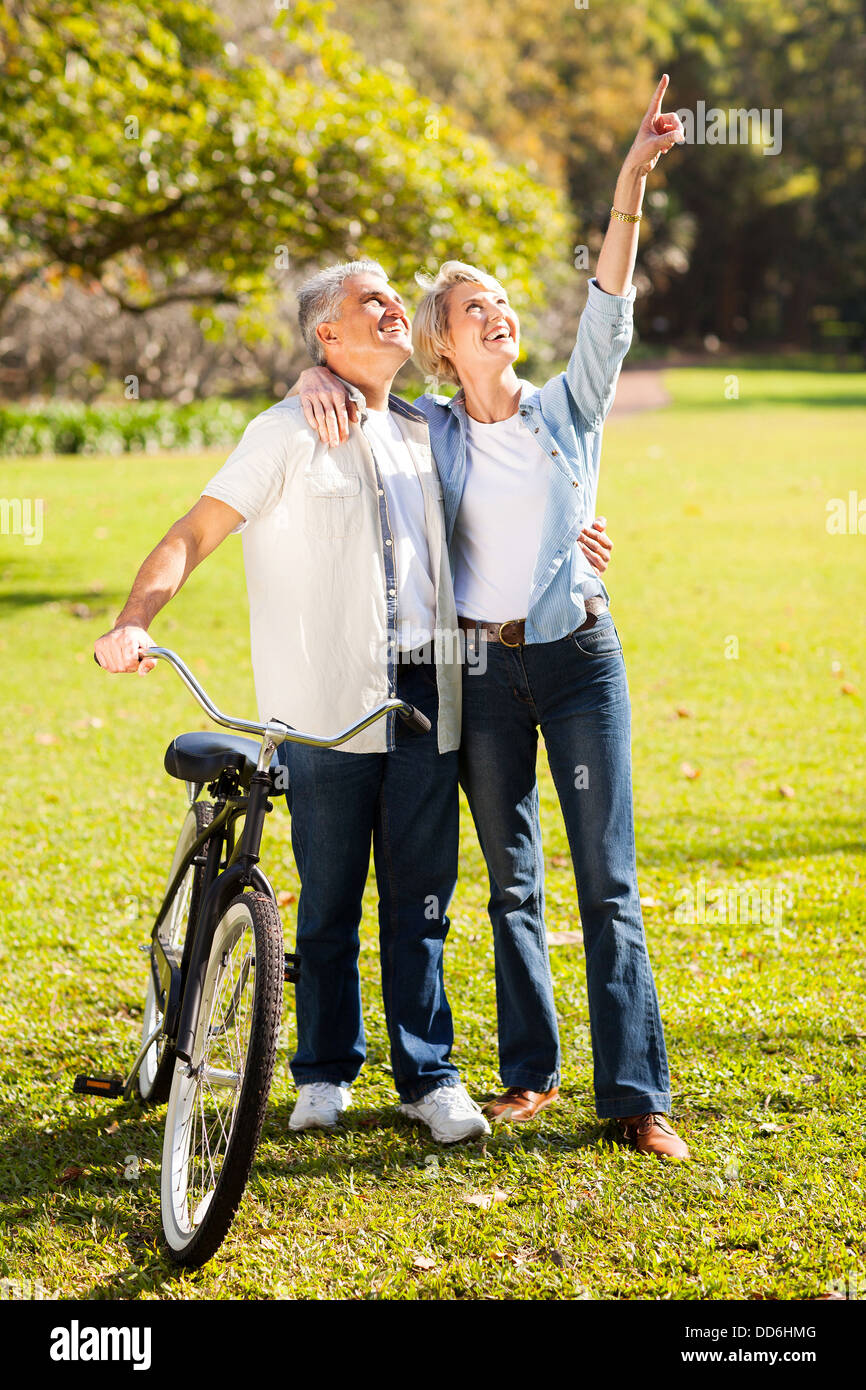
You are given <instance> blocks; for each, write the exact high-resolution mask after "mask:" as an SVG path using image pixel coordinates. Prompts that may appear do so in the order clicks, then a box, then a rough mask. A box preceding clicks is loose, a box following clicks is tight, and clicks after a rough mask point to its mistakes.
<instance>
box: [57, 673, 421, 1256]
mask: <svg viewBox="0 0 866 1390" xmlns="http://www.w3.org/2000/svg"><path fill="white" fill-rule="evenodd" d="M144 655H146V656H147V657H148V658H152V657H156V658H158V659H161V660H164V661H168V662H169V663H170V664H171V665H172V666H174V668H175V670H176V671H177V672H178V674H179V676H180V677H181V679H182V680H183V682H184V684H185V685H186V686H187V688H188V689H189V690H190V691H191V692H192V694H193V695H194V696H195V698H196V699H197V700H198V703H199V704H200V705H201V706H202V708H203V709H204V711H205V713H206V714H207V715H208V716H209V717H210V718H211V719H213V720H214V721H215V722H216V723H218V724H221V725H223V726H224V727H225V728H229V729H235V730H240V731H242V732H243V733H248V734H256V735H258V736H259V738H260V739H261V745H260V746H259V745H258V744H257V743H256V742H255V741H254V740H253V739H249V738H242V737H237V736H234V735H225V734H211V733H186V734H181V735H179V736H178V737H176V738H174V739H172V741H171V743H170V744H169V746H168V748H167V750H166V753H165V759H164V766H165V770H166V772H167V773H168V774H169V775H170V776H171V777H175V778H178V779H180V780H181V781H183V782H184V783H185V784H186V790H187V799H188V802H189V809H188V811H187V814H186V818H185V820H184V822H183V825H182V827H181V831H180V835H179V837H178V841H177V846H176V848H175V852H174V857H173V859H172V862H171V867H170V869H169V873H168V880H167V883H166V888H165V893H164V896H163V899H162V903H161V905H160V908H159V911H158V912H157V914H156V918H155V921H154V924H153V929H152V932H151V940H150V944H149V945H145V946H142V947H141V949H142V951H144V952H145V953H146V954H147V955H148V957H149V967H150V968H149V971H148V980H147V989H146V993H145V1001H144V1011H143V1020H142V1036H141V1044H140V1047H139V1051H138V1055H137V1056H136V1058H135V1061H134V1062H133V1064H132V1068H131V1070H130V1071H129V1073H128V1074H127V1075H126V1076H125V1077H122V1076H117V1075H114V1076H106V1075H93V1076H88V1075H80V1076H77V1077H76V1079H75V1084H74V1087H73V1090H74V1092H75V1093H76V1094H79V1095H98V1096H103V1097H115V1098H117V1097H122V1098H123V1099H124V1100H129V1099H130V1097H131V1095H132V1093H133V1088H134V1087H135V1088H136V1089H137V1092H138V1096H139V1098H140V1099H141V1100H142V1101H144V1102H149V1103H152V1104H156V1103H159V1102H163V1101H166V1100H167V1101H168V1108H167V1110H166V1119H165V1138H164V1142H163V1150H162V1165H161V1173H160V1211H161V1216H162V1227H163V1233H164V1235H165V1239H166V1243H167V1245H168V1250H169V1254H170V1256H171V1258H172V1259H173V1260H174V1261H175V1262H176V1263H178V1264H181V1265H186V1266H192V1267H197V1266H199V1265H202V1264H204V1263H205V1262H206V1261H207V1260H209V1259H210V1258H211V1257H212V1255H213V1254H214V1253H215V1252H216V1250H217V1249H218V1248H219V1246H220V1244H221V1243H222V1241H223V1240H224V1238H225V1236H226V1234H227V1232H228V1230H229V1227H230V1226H231V1223H232V1221H233V1219H234V1216H235V1213H236V1212H237V1209H238V1206H239V1205H240V1202H241V1198H242V1196H243V1191H244V1188H245V1186H246V1183H247V1180H248V1178H249V1175H250V1171H251V1169H252V1164H253V1159H254V1156H255V1151H256V1148H257V1146H258V1142H259V1137H260V1134H261V1129H262V1124H263V1121H264V1117H265V1110H266V1107H267V1102H268V1096H269V1094H270V1088H271V1081H272V1078H273V1070H274V1062H275V1058H276V1051H277V1038H278V1034H279V1027H280V1016H281V1011H282V994H283V985H284V984H285V983H295V981H296V980H297V978H298V972H299V970H300V966H301V962H300V960H299V958H298V956H297V955H296V954H291V953H288V952H286V951H285V950H284V948H283V933H282V924H281V921H280V915H279V911H278V909H277V899H276V894H275V892H274V890H273V888H272V887H271V884H270V882H269V881H268V879H267V877H266V875H265V873H264V872H263V870H262V869H261V868H260V866H259V850H260V848H261V840H262V834H263V831H264V821H265V816H266V815H267V814H268V812H269V811H271V810H273V805H272V803H271V801H270V796H271V795H272V794H273V793H274V791H275V789H276V787H277V786H278V778H279V776H280V773H281V772H282V767H281V765H280V764H279V762H278V761H277V759H276V750H277V748H278V747H279V746H280V744H281V743H283V742H285V741H288V742H292V743H303V744H307V745H310V746H314V747H321V748H336V747H338V746H339V745H340V744H342V743H345V742H347V740H348V739H350V738H352V737H353V736H354V735H355V734H357V733H360V732H361V730H362V729H366V728H368V727H369V725H371V724H373V723H375V722H376V721H377V720H379V719H382V718H384V717H385V716H386V715H388V714H389V713H390V712H391V711H392V710H393V711H396V713H397V715H399V716H400V717H401V718H402V719H403V720H404V721H405V722H406V724H407V725H408V726H409V727H410V728H412V729H414V730H415V731H416V732H422V733H426V732H429V730H430V721H429V720H428V719H427V717H426V715H424V714H422V713H421V711H420V710H417V709H415V708H414V706H412V705H409V704H406V703H405V702H404V701H402V700H399V699H396V698H390V699H388V700H385V701H384V702H383V703H382V704H380V705H377V707H376V708H375V709H374V710H373V711H372V712H371V713H370V714H368V715H365V716H364V717H363V718H362V719H360V720H359V721H358V722H357V723H356V724H353V725H351V726H350V727H349V728H346V729H344V730H343V731H342V732H341V733H339V734H336V735H334V736H333V737H331V738H323V737H320V736H317V735H314V734H305V733H302V732H301V731H300V730H297V729H294V728H292V726H291V725H288V724H285V723H283V722H282V721H280V720H276V719H271V720H269V721H268V722H267V723H266V724H261V723H257V722H255V721H252V720H247V719H238V718H230V717H228V716H227V715H224V714H222V713H221V712H220V711H219V710H218V709H217V708H216V706H215V705H214V704H213V702H212V700H211V699H210V697H209V696H208V695H207V694H206V692H205V691H204V690H203V689H202V687H201V686H200V685H199V683H198V681H197V680H196V678H195V677H194V676H193V674H192V672H191V671H190V670H189V669H188V668H187V667H186V666H185V665H184V663H183V662H182V661H181V659H180V657H178V656H177V655H176V653H175V652H173V651H170V650H169V649H168V648H167V647H148V648H146V649H144V648H142V649H141V652H140V654H139V660H141V659H142V658H143V656H144ZM94 660H97V658H96V654H95V653H94ZM97 664H98V665H99V664H100V663H99V662H98V661H97ZM205 786H206V787H207V791H208V796H209V797H210V800H200V799H199V798H200V796H201V793H202V791H203V789H204V788H205ZM241 818H243V829H242V831H241V833H240V835H239V836H238V835H237V833H236V827H237V822H238V821H239V820H240V819H241Z"/></svg>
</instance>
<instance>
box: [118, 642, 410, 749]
mask: <svg viewBox="0 0 866 1390" xmlns="http://www.w3.org/2000/svg"><path fill="white" fill-rule="evenodd" d="M145 657H156V658H158V659H161V660H162V661H167V662H168V663H169V665H171V666H173V667H174V669H175V670H176V671H177V673H178V675H179V676H180V678H181V680H182V681H183V683H184V685H185V686H186V688H187V690H189V691H190V693H191V694H192V695H194V696H195V698H196V700H197V701H198V703H199V704H200V705H201V707H202V709H203V710H204V712H205V714H207V715H208V716H209V718H211V719H213V720H214V721H215V722H216V723H217V724H222V725H223V727H224V728H227V729H238V730H239V731H240V732H242V733H249V734H258V735H259V736H260V737H261V738H268V739H270V741H271V743H273V744H274V746H275V747H278V746H279V745H280V744H281V743H285V742H288V743H303V744H307V745H309V746H310V747H313V748H337V747H338V746H339V745H340V744H341V743H347V742H348V740H349V739H350V738H353V737H354V735H355V734H358V733H360V732H361V731H362V729H366V728H368V727H369V725H370V724H375V723H376V721H377V720H379V719H382V718H383V717H384V716H385V715H386V714H388V713H389V712H390V711H391V710H392V709H393V710H396V711H397V713H398V714H399V716H400V718H401V719H402V720H403V722H404V723H405V724H407V725H408V727H409V728H410V729H413V730H414V731H415V732H416V733H422V734H426V733H429V732H430V727H431V726H430V720H429V719H428V718H427V716H426V714H422V713H421V711H420V710H419V709H416V708H415V706H414V705H409V704H407V703H406V701H405V700H398V699H396V698H393V699H389V700H384V701H383V702H382V704H381V705H377V706H376V708H375V709H374V710H373V711H372V712H371V713H370V714H368V715H366V716H365V717H364V718H363V719H359V720H358V722H357V724H351V725H350V726H349V727H348V728H346V729H343V730H342V731H341V732H340V733H339V734H335V735H334V737H333V738H322V737H321V736H320V735H319V734H305V733H303V732H302V731H301V730H300V729H293V728H292V726H291V725H290V724H284V723H283V722H282V720H280V719H269V720H268V722H267V724H260V723H258V721H256V720H253V719H235V718H232V717H230V716H229V715H227V714H223V713H221V711H220V710H218V709H217V707H216V705H215V704H214V702H213V700H211V698H210V696H209V695H208V694H207V692H206V691H205V690H203V689H202V687H201V686H200V685H199V683H198V681H197V680H196V678H195V676H194V675H193V674H192V671H190V669H189V667H188V666H186V665H185V664H184V662H183V661H181V659H180V657H179V656H178V655H177V653H176V652H173V651H171V650H170V649H169V648H168V647H147V648H146V649H145V648H142V651H141V655H140V656H139V661H140V662H141V661H143V660H144V659H145ZM93 660H94V661H95V662H96V664H97V666H99V667H100V668H101V669H103V668H102V662H101V661H100V660H99V657H98V656H97V655H96V652H94V653H93Z"/></svg>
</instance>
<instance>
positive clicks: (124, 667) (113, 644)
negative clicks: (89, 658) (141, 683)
mask: <svg viewBox="0 0 866 1390" xmlns="http://www.w3.org/2000/svg"><path fill="white" fill-rule="evenodd" d="M154 645H155V644H154V642H153V641H152V640H151V638H150V637H149V636H148V634H147V633H146V632H145V630H144V628H143V627H136V626H135V625H134V624H132V623H124V624H122V625H121V626H120V627H115V628H113V629H112V630H111V632H105V633H103V635H102V636H101V637H98V638H97V639H96V641H95V643H94V644H93V654H94V656H95V657H96V660H97V661H98V662H99V665H100V666H102V667H104V668H105V670H106V671H113V672H115V673H116V674H120V673H121V672H127V673H130V674H131V673H132V672H136V673H137V674H138V675H139V676H146V675H147V673H148V671H152V670H153V668H154V666H155V665H156V661H155V660H150V659H149V658H147V657H145V658H144V659H143V660H139V652H140V651H142V650H145V651H146V650H147V648H148V647H152V646H154Z"/></svg>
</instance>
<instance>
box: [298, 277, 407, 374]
mask: <svg viewBox="0 0 866 1390" xmlns="http://www.w3.org/2000/svg"><path fill="white" fill-rule="evenodd" d="M365 274H372V275H381V277H382V279H383V280H387V279H388V276H387V275H386V274H385V272H384V270H383V269H382V267H381V266H380V265H379V262H378V261H340V262H339V264H338V265H329V266H328V267H327V269H325V270H320V271H319V272H318V273H317V274H316V275H313V276H311V277H310V279H309V280H305V281H304V283H303V284H302V285H301V287H300V288H299V290H298V323H299V325H300V329H301V333H302V335H303V339H304V342H305V343H306V345H307V351H308V352H309V354H310V356H311V357H312V359H313V361H314V362H315V363H317V364H318V365H319V366H321V365H322V363H323V362H324V361H325V349H324V348H323V347H322V344H321V342H320V341H319V339H318V338H317V336H316V329H317V328H318V326H319V324H320V323H330V322H333V320H334V319H338V318H339V317H340V306H341V304H342V303H343V299H344V298H345V295H344V293H343V285H344V284H345V282H346V281H347V280H348V279H350V278H351V276H353V275H365Z"/></svg>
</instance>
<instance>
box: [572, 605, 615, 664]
mask: <svg viewBox="0 0 866 1390" xmlns="http://www.w3.org/2000/svg"><path fill="white" fill-rule="evenodd" d="M571 640H572V642H573V643H574V645H575V647H576V648H577V650H578V651H579V652H580V654H581V656H617V655H619V653H621V652H622V643H621V642H620V640H619V633H618V632H617V630H616V627H615V626H614V621H613V618H612V617H611V615H610V613H602V614H601V615H600V616H599V618H598V620H597V621H596V623H595V626H594V627H588V628H587V629H586V631H585V632H573V633H572V634H571Z"/></svg>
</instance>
